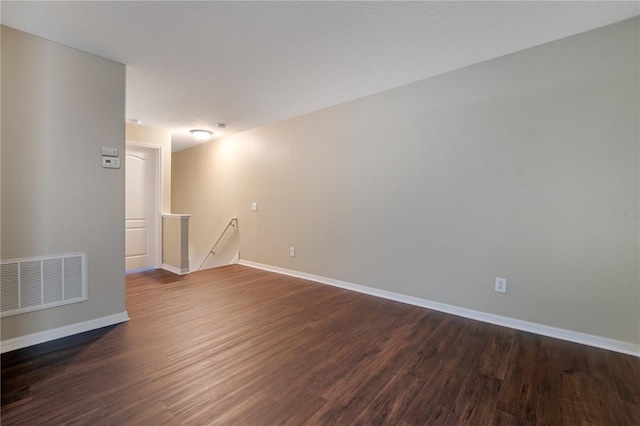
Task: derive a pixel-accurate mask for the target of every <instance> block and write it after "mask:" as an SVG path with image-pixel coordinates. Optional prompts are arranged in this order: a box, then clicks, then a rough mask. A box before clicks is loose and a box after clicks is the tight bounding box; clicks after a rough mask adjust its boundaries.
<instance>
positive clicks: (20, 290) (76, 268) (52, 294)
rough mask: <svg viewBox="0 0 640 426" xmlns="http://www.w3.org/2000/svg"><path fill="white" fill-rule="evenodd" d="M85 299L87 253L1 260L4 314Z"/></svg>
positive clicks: (0, 309)
mask: <svg viewBox="0 0 640 426" xmlns="http://www.w3.org/2000/svg"><path fill="white" fill-rule="evenodd" d="M85 300H87V254H86V253H71V254H61V255H56V256H40V257H30V258H24V259H8V260H3V261H2V262H0V312H1V313H2V314H1V316H3V317H6V316H9V315H16V314H22V313H25V312H31V311H37V310H39V309H46V308H52V307H54V306H61V305H67V304H69V303H76V302H82V301H85Z"/></svg>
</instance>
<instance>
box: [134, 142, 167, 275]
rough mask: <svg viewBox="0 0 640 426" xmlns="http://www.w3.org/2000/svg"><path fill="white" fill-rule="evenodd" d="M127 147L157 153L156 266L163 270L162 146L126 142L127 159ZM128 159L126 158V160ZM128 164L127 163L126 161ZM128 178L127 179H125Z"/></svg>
mask: <svg viewBox="0 0 640 426" xmlns="http://www.w3.org/2000/svg"><path fill="white" fill-rule="evenodd" d="M127 146H135V147H137V148H149V149H150V150H153V151H154V152H155V156H156V176H155V181H156V182H155V184H156V188H155V193H156V200H155V201H156V203H155V204H156V207H155V210H156V211H155V222H156V223H155V234H156V235H155V237H156V241H155V246H156V247H155V251H156V252H155V259H154V264H155V267H156V269H160V268H162V162H163V161H162V159H163V157H162V146H161V145H153V144H149V143H144V142H136V141H129V140H128V141H125V157H126V155H127V152H126V151H127ZM125 159H126V158H125ZM125 163H126V161H125ZM125 173H126V167H125ZM125 178H126V177H125Z"/></svg>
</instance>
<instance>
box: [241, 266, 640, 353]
mask: <svg viewBox="0 0 640 426" xmlns="http://www.w3.org/2000/svg"><path fill="white" fill-rule="evenodd" d="M239 263H240V265H244V266H249V267H251V268H256V269H263V270H265V271H270V272H276V273H279V274H284V275H290V276H292V277H297V278H303V279H306V280H311V281H316V282H319V283H322V284H328V285H331V286H334V287H340V288H344V289H347V290H352V291H357V292H358V293H364V294H369V295H371V296H376V297H382V298H383V299H389V300H394V301H396V302H401V303H406V304H409V305H414V306H420V307H423V308H427V309H433V310H434V311H440V312H445V313H447V314H452V315H457V316H460V317H464V318H469V319H473V320H477V321H482V322H487V323H490V324H496V325H501V326H503V327H508V328H514V329H516V330H522V331H527V332H530V333H535V334H540V335H542V336H547V337H553V338H556V339H561V340H566V341H569V342H574V343H580V344H583V345H588V346H594V347H596V348H601V349H607V350H610V351H614V352H621V353H623V354H628V355H633V356H637V357H640V345H638V344H635V343H632V342H624V341H621V340H614V339H608V338H606V337H600V336H594V335H592V334H586V333H579V332H577V331H572V330H566V329H563V328H557V327H551V326H548V325H542V324H537V323H533V322H528V321H522V320H519V319H515V318H509V317H503V316H501V315H495V314H489V313H486V312H481V311H476V310H473V309H467V308H461V307H458V306H453V305H448V304H446V303H440V302H434V301H431V300H427V299H421V298H419V297H413V296H407V295H404V294H400V293H395V292H392V291H387V290H380V289H377V288H372V287H367V286H363V285H360V284H353V283H349V282H346V281H340V280H335V279H333V278H327V277H322V276H319V275H313V274H307V273H306V272H299V271H293V270H290V269H285V268H279V267H277V266H271V265H265V264H262V263H257V262H251V261H249V260H244V259H240V262H239Z"/></svg>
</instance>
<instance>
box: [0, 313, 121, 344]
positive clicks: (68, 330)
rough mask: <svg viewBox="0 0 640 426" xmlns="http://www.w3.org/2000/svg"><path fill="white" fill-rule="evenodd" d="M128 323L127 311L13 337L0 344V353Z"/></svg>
mask: <svg viewBox="0 0 640 426" xmlns="http://www.w3.org/2000/svg"><path fill="white" fill-rule="evenodd" d="M126 321H129V314H128V313H127V311H124V312H120V313H119V314H114V315H109V316H106V317H102V318H96V319H92V320H89V321H83V322H78V323H75V324H71V325H66V326H64V327H58V328H54V329H52V330H46V331H40V332H38V333H33V334H27V335H25V336H20V337H15V338H13V339H7V340H3V341H2V342H0V353H5V352H9V351H14V350H16V349H22V348H26V347H27V346H33V345H38V344H40V343H45V342H49V341H51V340H56V339H60V338H62V337H68V336H72V335H74V334H79V333H84V332H86V331H91V330H96V329H98V328H102V327H107V326H110V325H114V324H120V323H122V322H126Z"/></svg>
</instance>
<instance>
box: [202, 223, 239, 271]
mask: <svg viewBox="0 0 640 426" xmlns="http://www.w3.org/2000/svg"><path fill="white" fill-rule="evenodd" d="M237 224H238V218H237V217H232V218H231V220H230V221H229V223H227V226H225V228H224V230H223V231H222V232H221V233H220V236H219V237H218V239H217V240H216V242H215V243H213V245H212V246H211V250H209V253H207V256H206V257H205V258H204V260H203V261H202V263H201V264H200V267H199V268H198V271H199V270H201V269H202V267H203V266H204V264H205V263H207V260H209V256H211V255H214V256H215V255H216V252H215V249H216V246H217V245H218V243H219V242H220V240H222V237H224V234H226V233H227V230H228V229H229V228H231V227H233V228H235V227H236V225H237Z"/></svg>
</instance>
